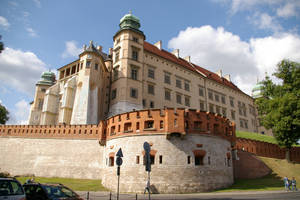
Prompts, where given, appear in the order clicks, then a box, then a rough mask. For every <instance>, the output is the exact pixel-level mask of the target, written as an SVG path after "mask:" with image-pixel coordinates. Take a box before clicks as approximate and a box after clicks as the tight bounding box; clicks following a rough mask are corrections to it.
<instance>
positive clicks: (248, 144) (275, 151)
mask: <svg viewBox="0 0 300 200" xmlns="http://www.w3.org/2000/svg"><path fill="white" fill-rule="evenodd" d="M236 148H237V149H238V150H241V151H246V152H249V153H252V154H255V155H257V156H263V157H270V158H278V159H285V149H282V148H280V147H279V146H278V145H276V144H271V143H267V142H261V141H256V140H250V139H245V138H237V140H236ZM290 159H291V161H295V162H300V147H293V148H292V149H291V150H290Z"/></svg>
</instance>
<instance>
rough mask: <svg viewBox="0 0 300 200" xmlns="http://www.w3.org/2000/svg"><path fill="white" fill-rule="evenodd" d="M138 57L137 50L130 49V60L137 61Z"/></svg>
mask: <svg viewBox="0 0 300 200" xmlns="http://www.w3.org/2000/svg"><path fill="white" fill-rule="evenodd" d="M138 56H139V52H138V50H137V49H136V48H133V49H132V59H133V60H136V61H137V60H138Z"/></svg>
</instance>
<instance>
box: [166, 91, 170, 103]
mask: <svg viewBox="0 0 300 200" xmlns="http://www.w3.org/2000/svg"><path fill="white" fill-rule="evenodd" d="M165 100H168V101H171V92H170V90H165Z"/></svg>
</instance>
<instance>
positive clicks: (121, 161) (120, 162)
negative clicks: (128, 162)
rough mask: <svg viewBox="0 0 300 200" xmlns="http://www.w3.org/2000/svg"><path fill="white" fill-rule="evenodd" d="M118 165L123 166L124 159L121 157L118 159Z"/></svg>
mask: <svg viewBox="0 0 300 200" xmlns="http://www.w3.org/2000/svg"><path fill="white" fill-rule="evenodd" d="M116 163H117V165H118V166H121V165H122V163H123V160H122V158H121V157H117V160H116Z"/></svg>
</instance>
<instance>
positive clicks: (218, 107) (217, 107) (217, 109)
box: [216, 106, 221, 114]
mask: <svg viewBox="0 0 300 200" xmlns="http://www.w3.org/2000/svg"><path fill="white" fill-rule="evenodd" d="M216 113H218V114H221V112H220V106H216Z"/></svg>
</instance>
